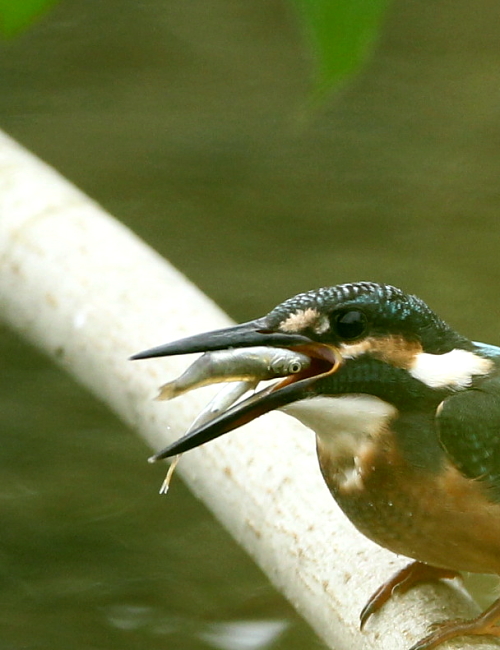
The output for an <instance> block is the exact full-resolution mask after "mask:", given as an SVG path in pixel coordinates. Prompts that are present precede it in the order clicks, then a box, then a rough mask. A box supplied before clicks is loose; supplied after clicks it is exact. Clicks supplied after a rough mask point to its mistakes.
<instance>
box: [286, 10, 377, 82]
mask: <svg viewBox="0 0 500 650" xmlns="http://www.w3.org/2000/svg"><path fill="white" fill-rule="evenodd" d="M293 2H294V4H295V6H296V7H297V9H298V12H299V15H300V17H301V22H302V23H303V25H304V28H305V31H306V37H307V39H308V41H309V43H310V47H311V50H312V53H313V56H314V59H315V68H316V70H315V77H316V79H315V86H316V91H317V92H318V93H319V94H324V93H325V92H328V91H329V90H331V89H332V88H333V87H335V86H336V85H337V84H339V83H340V82H341V81H343V80H344V79H345V78H346V77H348V76H349V75H352V74H353V73H354V72H356V70H357V69H358V68H359V66H360V65H361V64H362V63H363V61H364V60H365V58H366V57H367V55H368V54H369V53H370V51H371V47H372V46H373V44H374V41H375V40H376V37H377V33H378V30H379V27H380V24H381V22H382V19H383V17H384V15H385V12H386V9H387V7H388V5H389V2H390V0H293Z"/></svg>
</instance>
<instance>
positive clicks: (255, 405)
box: [131, 318, 340, 462]
mask: <svg viewBox="0 0 500 650" xmlns="http://www.w3.org/2000/svg"><path fill="white" fill-rule="evenodd" d="M256 346H266V347H278V348H289V349H293V350H296V351H297V352H301V353H302V354H305V355H307V356H309V357H310V358H311V360H312V362H311V364H310V366H309V368H307V370H304V371H303V372H301V373H298V374H296V375H291V376H289V377H286V378H284V379H283V380H282V381H279V382H278V383H276V384H274V385H272V386H268V387H267V388H265V389H263V390H262V391H260V392H258V393H256V394H254V395H252V396H251V397H249V398H248V399H245V400H244V401H242V402H239V403H238V404H236V405H235V406H233V407H232V408H230V409H228V410H227V411H225V412H224V413H222V414H221V415H220V416H218V417H216V418H214V419H213V420H210V421H209V422H207V423H205V424H203V425H202V426H201V427H199V428H197V429H194V430H193V431H190V432H189V433H187V434H186V435H185V436H184V437H183V438H181V439H180V440H177V441H176V442H174V443H173V444H171V445H169V446H168V447H166V448H165V449H163V450H161V451H160V452H158V453H157V454H155V455H154V456H152V457H151V458H150V461H151V462H155V461H157V460H161V459H163V458H169V457H171V456H176V455H177V454H182V453H184V452H186V451H189V450H191V449H194V448H195V447H199V446H200V445H202V444H204V443H206V442H209V441H210V440H214V439H215V438H218V437H219V436H221V435H223V434H224V433H228V432H229V431H232V430H234V429H237V428H238V427H240V426H242V425H243V424H246V423H247V422H250V421H252V420H254V419H255V418H257V417H259V416H261V415H264V413H268V412H269V411H273V410H275V409H278V408H281V407H283V406H285V405H286V404H290V403H291V402H295V401H297V400H300V399H304V398H306V397H308V395H311V396H312V395H313V394H314V389H313V386H314V384H315V382H316V381H317V380H318V379H319V378H320V377H324V376H325V375H328V374H331V373H333V372H335V371H336V370H337V368H338V367H339V365H340V356H339V354H338V353H337V352H336V350H335V349H334V348H333V347H331V346H328V345H325V344H323V343H318V342H316V341H313V340H312V339H310V338H309V337H308V336H304V335H302V334H297V333H294V332H290V333H289V332H283V331H280V330H276V329H271V328H269V327H268V326H267V325H266V321H265V318H262V319H258V320H255V321H250V322H248V323H243V324H242V325H236V326H234V327H229V328H226V329H221V330H214V331H212V332H205V333H202V334H197V335H195V336H190V337H188V338H185V339H180V340H178V341H173V342H172V343H167V344H165V345H161V346H159V347H156V348H151V349H149V350H145V351H144V352H139V353H138V354H135V355H134V356H132V357H131V359H148V358H151V357H163V356H171V355H178V354H189V353H192V352H212V351H216V350H226V349H229V348H244V347H256Z"/></svg>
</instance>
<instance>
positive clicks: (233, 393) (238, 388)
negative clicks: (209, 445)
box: [160, 379, 259, 494]
mask: <svg viewBox="0 0 500 650" xmlns="http://www.w3.org/2000/svg"><path fill="white" fill-rule="evenodd" d="M258 383H259V380H258V379H251V380H248V381H238V382H234V383H231V384H228V385H227V386H224V388H221V389H220V391H219V392H218V393H217V395H216V396H215V397H214V398H213V399H212V400H211V401H210V402H209V403H208V404H207V405H206V406H205V408H204V409H203V411H202V412H201V413H200V414H199V415H198V417H197V418H196V419H195V420H194V422H193V423H192V424H191V426H190V427H189V429H188V430H187V432H186V433H189V432H190V431H194V430H195V429H197V428H198V427H201V426H202V425H203V424H205V423H206V422H209V421H210V420H213V419H214V418H216V417H217V416H218V415H219V413H223V412H224V411H226V410H227V409H228V408H230V407H231V406H232V405H233V404H234V403H235V402H237V401H238V400H239V398H240V397H242V396H243V395H244V394H245V393H248V391H250V390H253V389H254V388H255V387H256V386H257V384H258ZM180 459H181V457H180V456H175V457H174V458H173V460H172V462H171V464H170V467H169V468H168V472H167V475H166V476H165V479H164V481H163V483H162V484H161V487H160V494H167V493H168V490H169V488H170V482H171V480H172V476H173V475H174V472H175V468H176V467H177V463H178V462H179V460H180Z"/></svg>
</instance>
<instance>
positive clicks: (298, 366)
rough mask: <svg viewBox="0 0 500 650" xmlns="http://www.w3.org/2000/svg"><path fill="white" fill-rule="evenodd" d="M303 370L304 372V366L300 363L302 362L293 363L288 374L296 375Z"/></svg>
mask: <svg viewBox="0 0 500 650" xmlns="http://www.w3.org/2000/svg"><path fill="white" fill-rule="evenodd" d="M301 370H302V364H301V363H300V361H292V362H291V364H290V365H289V366H288V374H290V375H296V374H297V373H298V372H300V371H301Z"/></svg>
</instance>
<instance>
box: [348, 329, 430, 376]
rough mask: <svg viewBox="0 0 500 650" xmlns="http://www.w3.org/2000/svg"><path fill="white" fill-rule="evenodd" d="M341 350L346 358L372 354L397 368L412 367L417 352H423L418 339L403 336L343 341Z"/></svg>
mask: <svg viewBox="0 0 500 650" xmlns="http://www.w3.org/2000/svg"><path fill="white" fill-rule="evenodd" d="M340 352H341V354H342V356H343V357H344V358H350V359H353V358H355V357H359V356H361V355H362V354H370V355H371V356H372V357H375V358H376V359H380V361H384V362H385V363H388V364H390V365H391V366H396V367H397V368H405V369H408V368H411V367H412V365H413V363H414V360H415V357H416V356H417V354H419V353H420V352H422V346H421V344H420V343H419V342H418V341H408V340H406V339H405V338H404V337H403V336H384V337H368V338H366V339H364V340H363V341H359V342H358V343H343V344H342V345H341V346H340Z"/></svg>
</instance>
